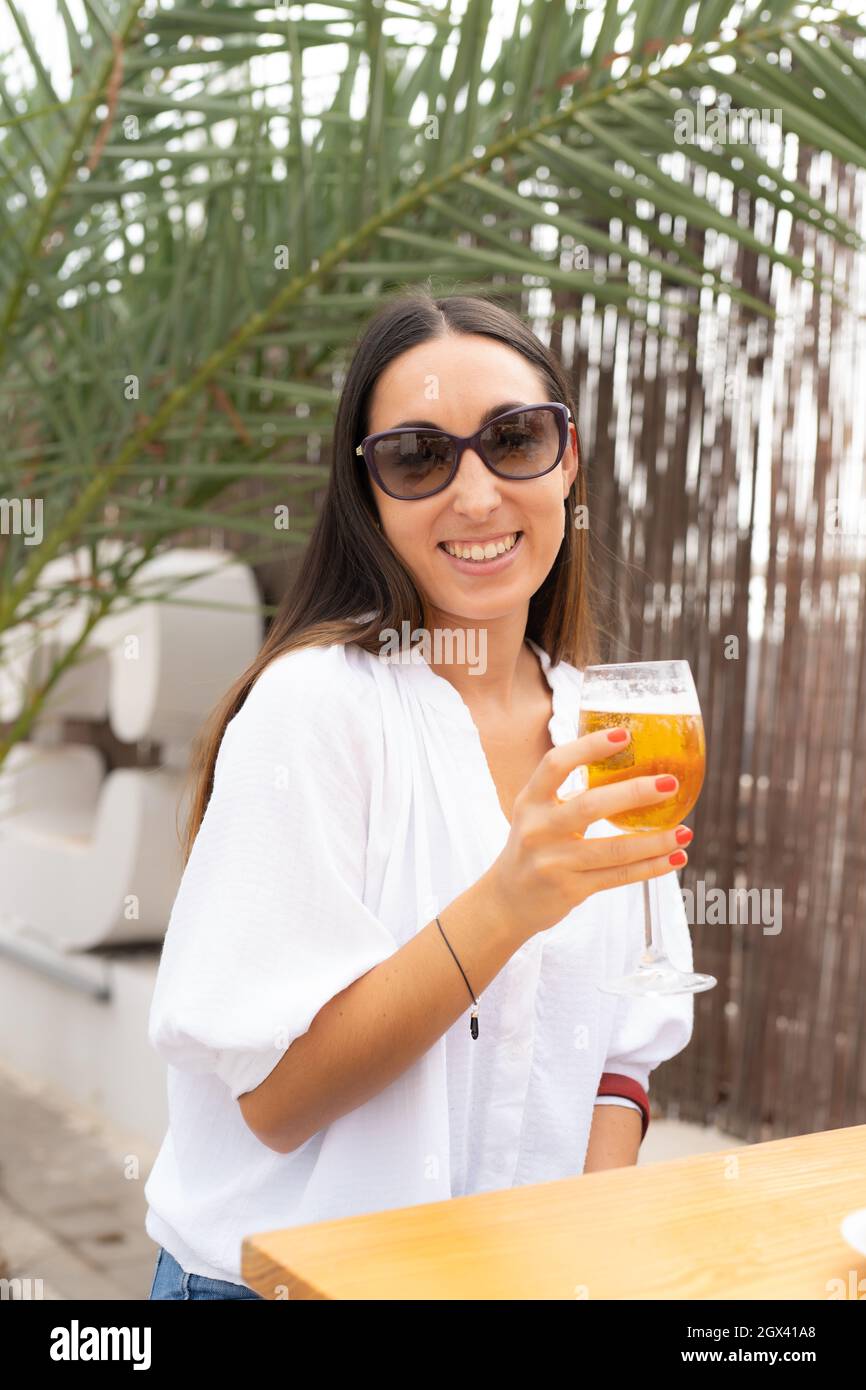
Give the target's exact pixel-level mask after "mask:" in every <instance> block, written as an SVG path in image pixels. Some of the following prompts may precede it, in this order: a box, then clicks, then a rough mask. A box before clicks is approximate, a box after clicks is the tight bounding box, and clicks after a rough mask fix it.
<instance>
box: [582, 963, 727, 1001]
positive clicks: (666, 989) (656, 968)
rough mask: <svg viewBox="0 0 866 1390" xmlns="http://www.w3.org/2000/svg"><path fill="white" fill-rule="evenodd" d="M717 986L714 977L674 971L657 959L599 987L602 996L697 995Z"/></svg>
mask: <svg viewBox="0 0 866 1390" xmlns="http://www.w3.org/2000/svg"><path fill="white" fill-rule="evenodd" d="M718 983H719V982H718V980H717V979H716V977H715V976H714V975H700V974H694V973H692V972H689V971H685V970H677V968H676V966H675V965H671V963H670V961H667V960H658V961H654V962H653V963H652V964H651V965H641V966H639V967H638V969H637V970H634V971H632V973H631V974H630V975H622V976H621V977H620V978H619V979H618V980H604V981H603V983H602V984H600V985H599V986H598V988H599V989H600V990H602V991H603V992H604V993H605V994H631V995H642V994H698V993H699V992H700V991H701V990H703V989H713V988H714V986H715V985H717V984H718Z"/></svg>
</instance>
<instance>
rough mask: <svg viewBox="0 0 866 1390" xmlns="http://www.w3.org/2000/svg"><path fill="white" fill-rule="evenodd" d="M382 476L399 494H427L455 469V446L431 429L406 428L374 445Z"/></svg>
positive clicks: (378, 467) (389, 488)
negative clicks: (453, 465)
mask: <svg viewBox="0 0 866 1390" xmlns="http://www.w3.org/2000/svg"><path fill="white" fill-rule="evenodd" d="M373 458H374V460H375V463H376V467H377V469H378V470H379V477H380V478H381V479H382V482H383V483H384V484H385V487H386V488H387V489H388V491H389V492H391V493H393V494H394V496H395V497H424V496H425V495H426V494H427V493H428V492H434V491H435V489H436V488H437V487H441V486H442V484H443V483H444V482H445V480H446V479H447V477H448V475H449V473H450V472H451V466H452V464H453V462H454V445H453V444H452V443H451V440H450V439H446V438H445V436H444V435H441V434H434V433H433V432H431V431H430V430H403V431H402V432H401V433H400V434H394V435H391V436H390V437H387V438H385V439H379V440H377V441H376V443H375V445H374V446H373Z"/></svg>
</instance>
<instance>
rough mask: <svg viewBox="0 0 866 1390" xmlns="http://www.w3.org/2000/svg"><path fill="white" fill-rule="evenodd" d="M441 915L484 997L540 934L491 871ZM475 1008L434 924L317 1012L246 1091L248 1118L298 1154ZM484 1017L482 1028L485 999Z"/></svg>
mask: <svg viewBox="0 0 866 1390" xmlns="http://www.w3.org/2000/svg"><path fill="white" fill-rule="evenodd" d="M440 917H441V921H442V926H443V929H444V931H445V934H446V937H447V939H448V941H449V942H450V943H451V946H452V948H453V950H454V952H455V954H456V956H457V959H458V960H459V961H460V964H461V965H462V967H463V969H464V971H465V972H466V976H467V978H468V980H469V983H470V984H471V986H472V989H473V990H474V993H475V995H476V997H477V996H479V995H480V993H481V991H482V990H484V989H486V987H487V985H489V983H490V981H491V980H492V979H493V978H494V976H495V975H497V974H498V973H499V971H500V970H501V969H502V967H503V966H504V965H505V964H506V962H507V961H508V960H509V959H510V957H511V956H512V955H513V954H514V952H515V951H516V950H518V948H519V947H520V946H521V945H523V943H524V941H525V940H527V939H528V938H529V936H531V935H532V932H531V930H529V929H527V928H526V927H525V925H524V923H523V921H522V920H521V917H522V914H520V913H519V911H518V914H517V916H515V914H514V904H513V903H511V902H508V901H506V900H505V899H504V897H503V896H502V894H501V892H500V890H499V889H498V884H497V881H496V880H495V877H494V875H493V873H492V872H491V871H488V873H486V874H485V875H483V876H482V878H480V879H479V880H478V882H477V883H475V884H473V885H472V887H471V888H469V889H467V890H466V891H465V892H464V893H462V894H461V895H460V896H459V897H458V898H455V899H454V901H453V902H452V903H450V904H449V905H448V906H447V907H444V908H443V909H442V911H441V913H440ZM471 1007H472V999H471V997H470V995H469V993H468V990H467V988H466V982H465V981H464V979H463V976H462V975H461V974H460V970H459V969H458V967H457V965H456V964H455V961H454V957H453V956H452V955H451V952H450V951H449V950H448V946H447V945H446V943H445V941H444V940H443V939H442V936H441V934H440V931H439V928H438V927H437V925H436V923H435V921H433V922H430V923H428V924H427V926H425V927H424V928H423V929H422V930H421V931H419V932H418V933H417V935H416V936H414V937H412V938H411V939H410V940H409V941H408V942H407V943H406V944H405V945H404V946H402V947H401V948H400V949H399V950H398V951H396V952H395V953H394V954H393V955H391V956H389V957H388V959H387V960H384V961H382V962H381V963H380V964H379V965H376V966H374V967H373V968H372V969H371V970H369V971H368V972H367V973H366V974H365V975H362V976H361V977H360V978H359V979H357V980H355V981H354V982H353V983H352V984H351V985H349V986H347V988H346V989H344V990H342V991H341V992H340V993H339V994H337V995H336V996H335V997H334V998H333V999H331V1000H329V1001H328V1003H327V1004H325V1005H324V1007H323V1008H321V1009H320V1010H319V1012H318V1014H317V1015H316V1017H315V1018H314V1019H313V1022H312V1023H311V1025H310V1027H309V1029H308V1031H307V1032H306V1033H304V1034H302V1036H301V1037H299V1038H296V1039H295V1041H294V1042H293V1043H292V1044H291V1046H290V1047H289V1048H288V1049H287V1051H286V1052H285V1053H284V1055H283V1056H282V1057H281V1059H280V1061H279V1062H278V1063H277V1065H276V1066H275V1067H274V1069H273V1071H272V1072H271V1073H270V1075H269V1076H267V1077H266V1078H265V1080H264V1081H263V1082H262V1083H261V1084H260V1085H259V1086H257V1087H256V1088H255V1090H253V1091H248V1092H247V1093H246V1094H244V1095H242V1096H240V1097H239V1099H238V1103H239V1105H240V1108H241V1113H242V1115H243V1117H244V1120H245V1121H246V1123H247V1125H248V1126H249V1128H250V1129H251V1130H252V1131H253V1133H254V1134H255V1135H256V1136H257V1138H259V1139H261V1141H262V1143H264V1144H267V1146H268V1147H269V1148H272V1149H274V1150H276V1152H277V1153H291V1152H292V1151H293V1150H294V1149H297V1148H299V1147H300V1146H301V1144H303V1143H305V1142H306V1140H307V1139H309V1138H311V1137H312V1135H313V1134H316V1133H318V1131H319V1130H321V1129H324V1128H325V1126H326V1125H329V1124H331V1123H332V1122H333V1121H334V1120H336V1119H338V1118H339V1117H340V1116H341V1115H346V1114H348V1112H349V1111H350V1110H355V1109H356V1108H357V1107H358V1106H359V1105H363V1104H364V1103H365V1102H366V1101H368V1100H370V1099H371V1098H372V1097H373V1096H374V1095H376V1094H377V1093H378V1092H379V1091H382V1090H384V1088H385V1087H386V1086H388V1085H390V1083H391V1082H392V1081H394V1080H395V1079H396V1078H397V1077H398V1076H399V1075H400V1074H401V1073H402V1072H404V1071H405V1070H406V1069H407V1067H410V1066H411V1065H412V1064H413V1063H414V1062H416V1061H417V1060H418V1058H419V1057H420V1056H421V1055H422V1054H423V1053H425V1052H427V1051H428V1050H429V1048H431V1047H432V1046H433V1044H434V1043H435V1042H436V1040H437V1039H438V1038H440V1037H442V1035H443V1033H445V1032H446V1031H447V1030H448V1029H449V1028H450V1027H451V1025H452V1024H453V1023H455V1022H456V1021H457V1019H458V1018H460V1016H461V1014H466V1013H468V1010H469V1009H470V1008H471ZM478 1019H479V1025H480V1027H481V1029H483V1028H484V1008H483V1005H482V1007H481V1009H480V1012H479V1016H478ZM465 1026H466V1027H467V1028H468V1027H469V1023H468V1022H467V1023H466V1025H465Z"/></svg>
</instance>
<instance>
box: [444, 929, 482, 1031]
mask: <svg viewBox="0 0 866 1390" xmlns="http://www.w3.org/2000/svg"><path fill="white" fill-rule="evenodd" d="M436 925H437V927H438V928H439V930H440V932H441V933H442V940H443V941H444V942H445V945H446V946H447V947H448V950H449V951H450V952H451V954H452V956H454V948H453V947H452V945H451V942H450V941H449V940H448V937H447V936H446V935H445V930H444V928H443V926H442V923H441V922H440V921H439V918H438V916H437V918H436ZM454 959H455V960H456V961H457V969H458V970H459V971H460V974H461V975H462V976H463V978H464V980H466V971H465V970H464V969H463V966H462V965H461V964H460V962H459V960H457V957H456V956H454ZM466 988H467V989H468V990H469V993H470V995H472V1002H473V1004H474V1005H475V1008H474V1009H473V1010H472V1012H471V1014H470V1017H469V1032H470V1033H471V1034H472V1036H473V1038H477V1037H478V1000H477V999H476V998H475V995H474V994H472V986H471V985H470V983H469V981H468V980H466Z"/></svg>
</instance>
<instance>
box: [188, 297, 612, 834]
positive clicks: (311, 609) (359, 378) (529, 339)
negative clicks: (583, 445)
mask: <svg viewBox="0 0 866 1390" xmlns="http://www.w3.org/2000/svg"><path fill="white" fill-rule="evenodd" d="M447 333H478V334H484V335H486V336H487V337H489V338H494V339H496V340H497V341H498V342H501V343H505V345H506V346H507V347H510V348H513V349H514V351H515V352H519V353H521V354H522V355H523V356H524V357H525V358H526V359H527V360H528V361H529V362H530V363H531V364H532V365H533V366H534V367H535V368H536V369H537V371H538V373H539V374H540V376H541V378H542V379H543V381H544V384H545V388H546V390H547V392H548V395H547V399H548V400H555V401H562V402H564V403H565V404H566V405H568V406H569V409H570V410H571V414H572V417H573V418H574V419H575V421H576V419H577V411H576V409H575V406H574V402H573V400H572V397H571V392H570V390H569V386H568V382H567V381H566V378H565V375H564V373H563V370H562V367H561V366H560V364H559V363H558V362H557V360H556V358H555V356H554V355H553V354H552V353H551V352H549V351H548V349H547V348H546V347H545V346H544V344H543V343H542V342H540V340H539V339H538V338H537V337H536V336H535V334H534V333H532V331H531V330H530V329H529V328H527V326H526V325H525V324H524V323H523V321H522V320H521V319H520V318H518V316H517V315H516V314H515V313H514V312H513V311H512V310H511V309H510V308H507V307H504V306H503V305H501V304H499V303H497V302H496V301H495V300H493V299H487V298H482V297H480V296H474V295H451V296H448V297H446V298H443V299H434V298H433V297H432V296H431V295H430V294H429V293H428V292H427V291H426V289H420V288H411V289H409V290H402V291H400V292H399V293H397V294H396V295H394V296H393V297H392V298H390V299H388V300H386V301H385V303H384V304H383V305H382V306H381V307H380V309H379V310H378V312H377V313H376V314H375V315H374V316H373V318H372V319H371V320H370V321H369V322H368V324H367V327H366V329H365V331H364V332H363V334H362V336H361V339H360V341H359V343H358V345H357V347H356V349H355V352H354V354H353V357H352V361H351V363H350V365H349V368H348V371H347V373H346V378H345V381H344V383H343V388H342V391H341V394H340V401H339V405H338V407H337V418H336V423H335V428H334V438H333V463H332V467H331V473H330V477H329V479H328V485H327V491H326V494H325V499H324V502H323V504H322V508H321V510H320V513H319V516H318V518H317V520H316V524H315V527H314V529H313V532H312V535H311V537H310V541H309V545H308V547H307V550H306V552H305V554H304V562H303V565H302V568H301V570H300V573H299V574H298V576H297V579H296V581H295V583H294V584H293V586H292V588H291V589H290V590H289V592H288V593H287V594H286V596H285V598H284V599H283V602H282V603H281V605H280V608H279V611H278V612H277V614H276V615H275V616H274V618H273V621H272V622H271V625H270V628H269V629H268V632H267V635H266V637H265V639H264V642H263V644H262V648H261V650H260V652H259V653H258V655H257V656H256V658H255V660H254V661H253V662H252V663H251V665H250V666H248V668H247V669H246V671H244V673H243V675H242V676H239V677H238V679H237V680H236V681H235V682H234V684H233V685H232V686H231V688H230V689H229V690H228V692H227V693H226V695H225V696H224V697H223V699H222V700H221V701H220V702H219V703H218V705H217V706H216V707H215V708H214V710H213V711H212V713H211V715H210V716H209V718H208V720H207V722H206V723H205V725H204V726H203V728H202V730H201V731H200V733H199V735H198V737H197V739H196V741H195V743H194V745H193V756H192V762H191V776H192V779H193V788H192V796H191V800H190V803H189V804H190V809H189V816H188V820H187V825H186V831H185V836H184V844H183V851H184V862H186V860H187V859H188V858H189V855H190V853H191V851H192V846H193V842H194V840H195V837H196V835H197V834H198V830H199V826H200V825H201V822H202V818H203V816H204V813H205V809H206V807H207V804H208V801H209V799H210V794H211V790H212V785H213V773H214V766H215V764H216V758H217V752H218V750H219V745H220V742H221V740H222V736H223V733H224V731H225V728H226V725H227V724H228V723H229V721H230V720H231V719H232V718H233V717H234V716H235V715H236V714H237V712H238V710H239V709H240V708H241V706H242V705H243V703H244V700H245V699H246V697H247V695H248V694H249V692H250V690H251V688H252V686H253V684H254V683H255V681H256V680H257V678H258V677H259V676H260V675H261V673H262V671H263V670H264V669H265V667H266V666H267V665H268V663H269V662H270V661H271V660H272V659H273V658H275V657H277V656H281V655H282V654H283V653H284V652H289V651H294V650H297V649H298V648H301V647H310V646H326V645H330V644H331V643H333V642H347V641H352V642H356V643H357V644H358V646H359V647H363V648H364V650H365V651H368V652H371V653H373V654H378V653H379V652H380V651H381V639H380V635H379V634H380V633H381V631H382V629H383V628H385V627H388V628H393V629H395V630H396V631H398V632H402V631H404V629H403V627H402V623H403V622H408V623H409V624H410V626H409V628H408V631H410V632H412V631H414V630H415V629H416V628H418V627H422V628H428V627H429V626H430V624H429V622H428V621H427V617H428V609H427V607H426V604H425V600H424V596H423V595H422V594H421V593H419V591H418V589H417V588H416V586H415V582H414V580H413V579H412V576H411V575H410V574H409V572H408V570H407V569H406V568H405V566H404V565H403V563H402V561H401V560H400V558H399V557H398V555H397V554H396V552H395V551H394V550H393V549H392V548H391V546H390V545H389V543H388V540H387V538H386V536H385V534H384V533H383V532H382V531H380V530H379V529H378V527H377V524H376V523H377V519H378V518H377V512H376V507H375V503H374V500H373V495H372V485H371V482H370V478H369V474H368V472H367V469H366V467H365V465H364V462H363V460H362V459H361V458H360V457H358V456H357V455H356V454H355V447H356V445H357V444H358V443H359V442H360V440H361V439H363V437H364V435H365V434H368V433H369V426H368V407H369V401H370V396H371V394H372V391H373V388H374V386H375V383H376V380H377V378H378V377H379V375H380V373H381V372H382V371H383V370H384V369H385V367H387V365H388V363H389V362H391V361H392V360H393V359H394V358H396V357H398V356H399V355H400V354H401V353H403V352H405V351H406V350H407V349H409V348H412V347H415V345H416V344H418V343H423V342H427V341H428V340H429V339H431V338H439V337H444V336H445V335H446V334H447ZM578 450H579V458H580V468H579V469H578V473H577V478H576V480H575V483H574V486H573V487H572V488H571V489H570V491H569V494H568V497H567V499H566V503H565V534H564V536H563V540H562V545H561V546H560V548H559V551H558V553H557V556H556V559H555V561H554V563H553V565H552V567H551V569H550V572H549V574H548V575H547V578H546V579H545V581H544V583H543V584H542V585H541V587H540V588H539V589H538V590H537V591H536V593H535V594H533V596H532V598H531V599H530V603H529V616H528V621H527V626H526V635H527V637H530V638H531V639H532V640H533V641H534V642H536V643H537V644H538V645H539V646H540V647H541V648H542V649H543V650H544V651H546V652H547V653H548V655H549V657H550V660H551V662H552V663H553V664H554V665H555V664H556V663H557V662H558V661H560V660H566V661H569V662H571V663H572V664H573V665H576V666H582V665H585V664H587V663H591V662H594V661H597V660H598V649H597V642H598V636H597V628H596V623H595V618H594V615H593V610H594V605H593V602H592V599H591V596H590V590H589V565H588V553H587V552H588V541H587V537H588V534H589V533H588V529H587V528H586V526H577V525H576V521H577V519H578V518H579V517H585V516H586V511H585V510H584V511H583V512H581V513H578V512H577V511H576V508H577V507H578V506H582V507H584V508H585V507H586V505H587V490H586V478H585V475H584V460H583V456H582V451H581V450H580V447H579V443H578ZM371 610H372V617H371V618H370V619H369V621H367V622H365V623H360V622H359V621H358V619H359V618H361V617H362V616H363V615H364V614H367V613H370V611H371Z"/></svg>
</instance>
